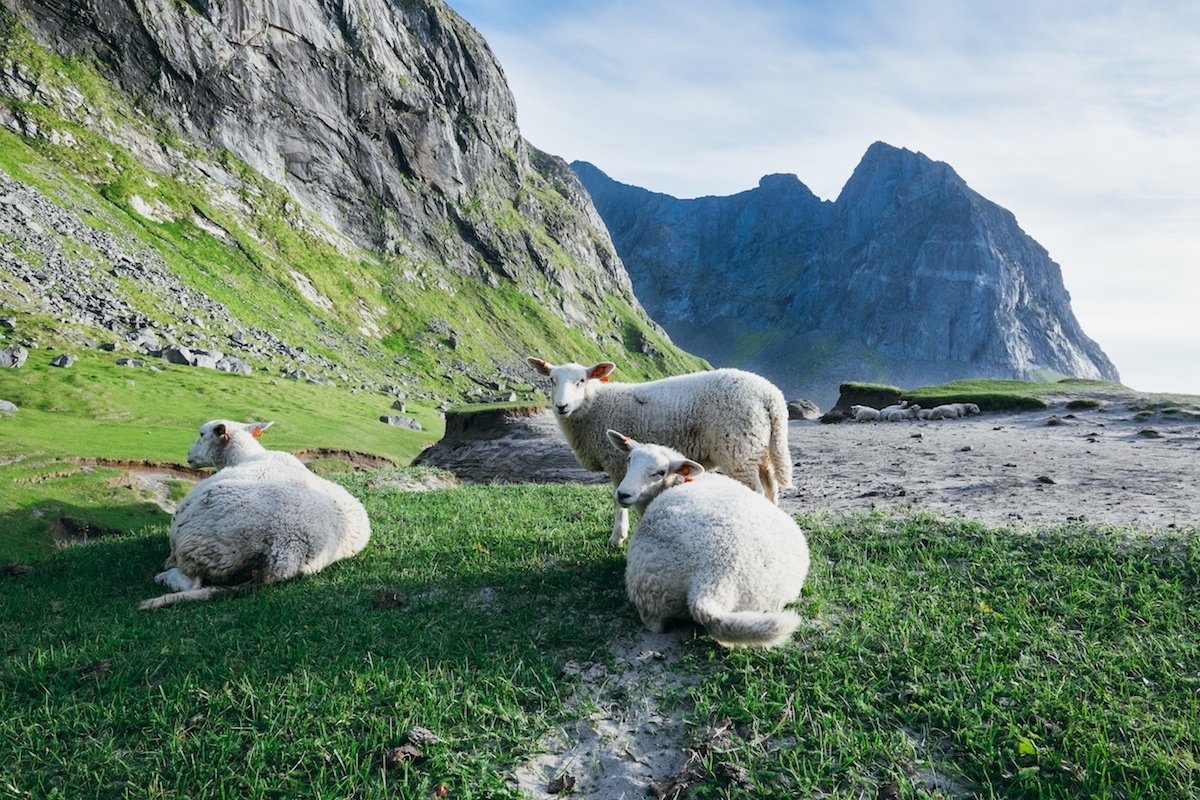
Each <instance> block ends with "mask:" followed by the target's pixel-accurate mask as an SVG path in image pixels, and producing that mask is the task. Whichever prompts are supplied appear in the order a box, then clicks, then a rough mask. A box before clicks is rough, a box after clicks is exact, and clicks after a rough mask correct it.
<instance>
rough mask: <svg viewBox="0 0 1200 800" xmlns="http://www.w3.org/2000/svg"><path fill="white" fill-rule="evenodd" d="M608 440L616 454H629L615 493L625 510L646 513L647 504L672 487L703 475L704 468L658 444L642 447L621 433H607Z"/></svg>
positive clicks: (675, 451)
mask: <svg viewBox="0 0 1200 800" xmlns="http://www.w3.org/2000/svg"><path fill="white" fill-rule="evenodd" d="M606 433H607V434H608V440H609V442H611V443H612V446H613V447H615V448H617V449H618V450H620V451H622V452H624V453H628V454H629V466H628V468H627V469H626V470H625V477H624V478H622V479H621V483H620V484H618V486H617V488H616V490H615V497H616V500H617V503H618V504H619V505H621V506H622V507H624V508H629V507H631V506H636V507H637V509H638V511H639V512H642V511H645V509H646V506H647V504H649V502H650V501H651V500H653V499H654V498H656V497H658V496H659V495H660V494H662V493H663V492H664V491H665V490H667V489H669V488H671V487H672V486H678V485H679V484H682V483H691V481H692V480H693V479H694V478H695V477H696V476H697V475H700V474H701V473H703V472H704V467H703V466H701V465H700V464H698V463H697V462H695V461H692V460H691V459H690V458H687V457H686V456H684V455H683V454H682V453H680V452H679V451H678V450H672V449H671V448H670V447H664V446H663V445H660V444H642V443H641V442H637V441H634V440H633V439H631V438H629V437H628V436H626V435H625V434H623V433H618V432H617V431H614V430H611V429H610V430H608V431H606Z"/></svg>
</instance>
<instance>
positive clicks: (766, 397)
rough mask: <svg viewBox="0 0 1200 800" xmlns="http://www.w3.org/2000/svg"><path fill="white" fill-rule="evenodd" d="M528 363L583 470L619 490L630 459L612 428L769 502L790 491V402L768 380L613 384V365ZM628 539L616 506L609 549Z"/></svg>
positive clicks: (717, 377) (700, 375)
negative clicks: (613, 443)
mask: <svg viewBox="0 0 1200 800" xmlns="http://www.w3.org/2000/svg"><path fill="white" fill-rule="evenodd" d="M527 361H528V362H529V365H530V366H531V367H533V368H534V369H535V370H537V371H538V372H539V373H541V374H542V375H546V376H548V377H549V378H550V386H551V399H550V402H551V405H552V406H553V410H554V415H555V417H556V418H557V419H558V425H559V427H560V428H561V429H562V432H563V435H564V436H565V437H566V440H567V444H568V445H570V447H571V450H572V451H573V452H574V453H575V457H576V458H577V459H578V460H579V463H580V464H581V465H582V466H583V468H584V469H590V470H598V471H602V472H604V473H606V474H607V475H608V477H609V478H610V479H611V480H612V482H613V485H614V486H615V485H616V484H618V483H620V482H621V479H622V478H623V477H624V476H625V467H626V463H627V459H626V458H625V456H624V454H622V453H618V452H616V451H614V450H613V448H612V447H610V446H609V445H608V441H607V439H606V436H605V431H606V430H608V429H609V428H620V429H621V430H624V431H629V433H630V434H631V435H633V436H638V437H641V438H643V439H646V440H650V441H655V442H659V443H662V444H665V445H667V446H669V447H674V448H675V449H677V450H679V451H680V452H682V453H684V454H686V455H687V457H688V458H691V459H693V460H695V461H698V462H700V463H701V464H703V465H704V466H705V467H706V468H709V469H712V468H718V469H720V470H722V471H723V472H724V473H725V474H727V475H729V477H731V478H733V479H734V480H737V481H741V482H742V483H744V484H745V485H746V486H749V487H750V488H752V489H754V490H755V491H759V492H762V493H763V494H764V495H766V497H767V499H768V500H770V501H771V502H776V500H777V499H778V497H779V492H780V490H782V489H785V488H787V487H790V486H791V485H792V456H791V452H790V451H789V450H788V439H787V437H788V411H787V401H786V400H784V397H783V392H781V391H779V389H778V388H776V387H775V385H774V384H772V383H771V382H770V381H768V380H767V379H766V378H763V377H761V376H759V375H755V374H753V373H751V372H743V371H742V370H737V369H718V370H713V371H711V372H695V373H691V374H689V375H677V376H675V377H671V378H663V379H661V380H657V381H648V382H646V383H609V382H608V378H609V375H610V374H611V373H612V371H613V370H614V369H616V365H614V364H612V363H610V362H601V363H599V364H595V365H593V366H590V367H585V366H582V365H580V364H574V363H572V364H563V365H561V366H555V365H553V364H551V363H549V362H548V361H543V360H542V359H540V358H534V357H532V356H531V357H530V358H528V359H527ZM628 535H629V511H628V509H627V508H626V507H624V506H622V505H621V504H620V503H617V504H616V519H615V520H614V522H613V531H612V537H611V538H610V539H609V540H608V541H609V544H611V545H613V546H615V547H620V546H621V545H622V544H623V543H624V542H625V539H626V538H627V537H628Z"/></svg>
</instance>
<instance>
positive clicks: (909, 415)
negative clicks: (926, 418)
mask: <svg viewBox="0 0 1200 800" xmlns="http://www.w3.org/2000/svg"><path fill="white" fill-rule="evenodd" d="M889 409H891V410H887V409H884V410H881V411H880V412H879V419H881V420H883V421H884V422H899V421H900V420H905V419H917V416H918V415H919V414H920V413H921V407H920V406H919V405H917V404H915V403H913V404H912V405H908V404H905V405H904V406H903V407H902V408H893V407H891V406H889ZM884 411H887V413H886V414H885V413H884Z"/></svg>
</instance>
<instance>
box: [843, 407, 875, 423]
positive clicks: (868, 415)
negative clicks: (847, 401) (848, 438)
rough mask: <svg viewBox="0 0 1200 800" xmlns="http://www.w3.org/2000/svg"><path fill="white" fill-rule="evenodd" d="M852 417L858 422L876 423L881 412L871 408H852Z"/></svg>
mask: <svg viewBox="0 0 1200 800" xmlns="http://www.w3.org/2000/svg"><path fill="white" fill-rule="evenodd" d="M850 416H852V417H854V419H855V421H856V422H875V421H877V420H878V419H879V412H878V411H877V410H875V409H874V408H871V407H870V406H850Z"/></svg>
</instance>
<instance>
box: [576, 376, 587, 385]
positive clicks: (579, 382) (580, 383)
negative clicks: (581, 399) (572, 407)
mask: <svg viewBox="0 0 1200 800" xmlns="http://www.w3.org/2000/svg"><path fill="white" fill-rule="evenodd" d="M584 383H585V381H584V379H583V378H580V379H579V380H578V381H576V382H575V385H576V386H583V384H584Z"/></svg>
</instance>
